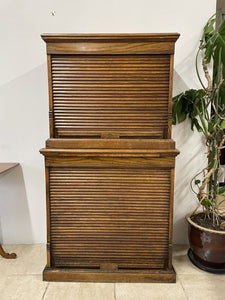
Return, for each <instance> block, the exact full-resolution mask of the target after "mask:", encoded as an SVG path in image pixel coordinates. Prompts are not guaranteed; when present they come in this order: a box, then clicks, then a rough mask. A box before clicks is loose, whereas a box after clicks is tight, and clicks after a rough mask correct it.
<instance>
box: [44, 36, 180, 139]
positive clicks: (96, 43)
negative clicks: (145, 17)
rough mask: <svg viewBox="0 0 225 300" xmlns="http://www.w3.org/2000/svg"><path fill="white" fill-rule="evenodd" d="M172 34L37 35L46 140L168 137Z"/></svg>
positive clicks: (170, 105) (173, 37)
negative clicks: (43, 69)
mask: <svg viewBox="0 0 225 300" xmlns="http://www.w3.org/2000/svg"><path fill="white" fill-rule="evenodd" d="M178 36H179V35H178V34H118V35H117V34H99V35H96V34H93V35H85V34H84V35H81V34H78V35H42V38H43V39H44V41H45V42H46V43H47V54H48V75H49V100H50V101H49V104H50V105H49V117H50V136H51V137H52V138H106V139H108V138H109V139H112V138H120V139H122V138H151V139H152V138H155V139H162V138H170V137H171V111H172V102H171V98H172V70H173V53H174V43H175V41H176V40H177V38H178Z"/></svg>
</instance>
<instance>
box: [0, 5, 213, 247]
mask: <svg viewBox="0 0 225 300" xmlns="http://www.w3.org/2000/svg"><path fill="white" fill-rule="evenodd" d="M215 6H216V0H214V1H212V0H198V1H196V0H189V1H181V0H170V1H166V0H157V1H156V0H110V1H109V0H95V1H94V0H76V1H74V0H64V1H59V0H39V1H34V0H30V1H28V0H27V1H25V0H1V2H0V24H1V26H0V39H1V46H0V66H1V72H0V108H1V110H0V160H1V161H2V162H8V161H12V162H14V161H15V162H16V161H18V162H20V164H21V167H19V168H16V169H14V170H12V171H10V172H8V173H6V174H4V175H2V176H1V177H0V241H2V242H3V243H40V242H41V243H42V242H44V241H45V234H46V230H45V185H44V184H45V183H44V161H43V158H42V157H41V155H40V154H39V152H38V151H39V149H40V148H41V147H43V146H44V141H45V139H47V138H48V135H49V133H48V90H47V70H46V54H45V44H44V42H43V41H42V40H41V38H40V34H41V33H51V32H56V33H69V32H71V33H101V32H103V33H116V32H121V33H123V32H124V33H126V32H131V33H135V32H137V33H138V32H146V33H151V32H179V33H180V34H181V37H180V39H179V40H178V42H177V44H176V55H175V75H174V93H175V94H176V93H178V92H180V91H182V90H183V89H187V88H190V87H198V86H199V85H198V82H197V78H196V75H195V73H194V55H195V51H196V47H197V46H198V41H199V38H200V34H201V29H202V27H203V25H204V24H205V22H206V20H207V19H208V17H209V16H211V15H212V14H213V13H214V11H215ZM52 11H55V16H52V15H51V12H52ZM188 126H189V124H188V122H185V124H181V125H178V126H175V127H174V128H173V137H174V139H175V140H176V142H177V148H178V149H179V150H180V151H181V154H180V156H179V157H178V158H177V164H176V181H175V210H174V240H175V242H176V243H185V242H186V224H185V221H184V215H185V214H186V213H187V212H189V211H190V210H191V209H192V208H193V207H194V205H195V200H194V196H193V195H192V194H191V192H190V188H189V181H190V178H192V176H193V175H194V174H195V173H196V171H197V170H198V169H199V168H200V167H201V165H204V155H203V152H204V146H203V144H202V141H201V137H200V135H199V134H197V133H193V132H191V130H190V129H188V128H187V127H188ZM199 152H200V153H199Z"/></svg>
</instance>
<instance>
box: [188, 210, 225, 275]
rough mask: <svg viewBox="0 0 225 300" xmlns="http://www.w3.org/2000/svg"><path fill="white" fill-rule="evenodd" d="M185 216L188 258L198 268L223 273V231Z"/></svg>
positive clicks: (224, 247) (224, 269) (224, 237)
mask: <svg viewBox="0 0 225 300" xmlns="http://www.w3.org/2000/svg"><path fill="white" fill-rule="evenodd" d="M190 216H191V214H188V215H187V216H186V219H187V222H188V237H189V243H190V249H189V251H188V256H189V258H190V260H191V261H192V262H193V263H194V264H195V265H196V266H197V267H199V268H200V269H203V270H205V271H208V272H212V273H225V231H216V230H211V229H207V228H204V227H201V226H199V225H197V224H195V223H194V222H193V221H192V220H191V219H190Z"/></svg>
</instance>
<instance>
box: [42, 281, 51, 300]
mask: <svg viewBox="0 0 225 300" xmlns="http://www.w3.org/2000/svg"><path fill="white" fill-rule="evenodd" d="M49 284H50V282H47V285H46V287H45V290H44V293H43V295H42V297H41V300H44V299H45V295H46V293H47V289H48V287H49Z"/></svg>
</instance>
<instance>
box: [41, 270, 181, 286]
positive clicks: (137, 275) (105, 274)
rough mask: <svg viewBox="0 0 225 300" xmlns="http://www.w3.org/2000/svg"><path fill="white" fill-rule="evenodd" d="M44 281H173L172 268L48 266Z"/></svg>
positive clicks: (174, 276)
mask: <svg viewBox="0 0 225 300" xmlns="http://www.w3.org/2000/svg"><path fill="white" fill-rule="evenodd" d="M43 280H44V281H85V282H155V283H160V282H164V283H175V282H176V273H175V271H174V269H173V268H172V269H165V270H164V269H162V270H157V269H152V270H148V271H147V270H132V271H131V270H129V271H128V270H117V271H110V272H109V271H101V270H85V271H84V270H78V269H63V268H48V267H46V268H45V269H44V271H43Z"/></svg>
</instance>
